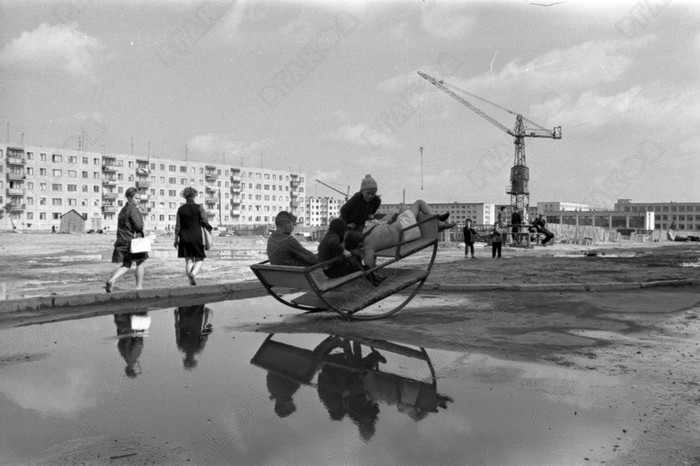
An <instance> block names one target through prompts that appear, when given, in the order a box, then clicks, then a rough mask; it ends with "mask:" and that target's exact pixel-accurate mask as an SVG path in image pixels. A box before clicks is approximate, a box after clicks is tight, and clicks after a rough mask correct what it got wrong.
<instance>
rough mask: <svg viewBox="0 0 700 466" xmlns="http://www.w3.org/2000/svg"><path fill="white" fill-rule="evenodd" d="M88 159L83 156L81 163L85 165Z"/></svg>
mask: <svg viewBox="0 0 700 466" xmlns="http://www.w3.org/2000/svg"><path fill="white" fill-rule="evenodd" d="M88 161H89V159H88V158H87V157H83V164H85V165H87V164H88Z"/></svg>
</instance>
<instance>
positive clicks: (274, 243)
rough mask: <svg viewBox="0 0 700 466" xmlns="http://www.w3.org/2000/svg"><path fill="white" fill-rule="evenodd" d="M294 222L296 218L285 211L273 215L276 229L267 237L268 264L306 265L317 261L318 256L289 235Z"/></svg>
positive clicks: (292, 229)
mask: <svg viewBox="0 0 700 466" xmlns="http://www.w3.org/2000/svg"><path fill="white" fill-rule="evenodd" d="M296 222H297V221H296V218H294V216H293V215H292V214H290V213H289V212H286V211H282V212H280V213H279V214H277V217H275V227H276V228H277V230H275V231H273V232H272V233H271V234H270V237H269V238H268V239H267V258H268V259H270V264H272V265H293V266H297V267H308V266H311V265H314V264H317V263H318V256H316V254H314V253H313V252H311V251H309V250H308V249H306V248H304V246H302V245H301V244H299V241H297V239H296V238H295V237H293V236H292V235H291V233H292V231H294V226H295V225H296Z"/></svg>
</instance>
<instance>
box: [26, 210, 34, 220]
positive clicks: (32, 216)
mask: <svg viewBox="0 0 700 466" xmlns="http://www.w3.org/2000/svg"><path fill="white" fill-rule="evenodd" d="M27 220H34V212H27Z"/></svg>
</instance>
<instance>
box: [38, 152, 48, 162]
mask: <svg viewBox="0 0 700 466" xmlns="http://www.w3.org/2000/svg"><path fill="white" fill-rule="evenodd" d="M39 160H41V161H42V162H46V154H39Z"/></svg>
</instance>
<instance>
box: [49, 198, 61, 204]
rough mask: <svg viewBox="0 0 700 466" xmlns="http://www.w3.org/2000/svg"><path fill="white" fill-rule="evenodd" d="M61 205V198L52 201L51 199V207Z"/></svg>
mask: <svg viewBox="0 0 700 466" xmlns="http://www.w3.org/2000/svg"><path fill="white" fill-rule="evenodd" d="M62 204H63V200H62V199H61V198H58V197H54V198H53V199H51V205H56V206H59V205H62Z"/></svg>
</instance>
